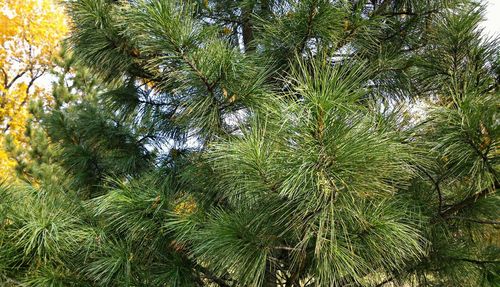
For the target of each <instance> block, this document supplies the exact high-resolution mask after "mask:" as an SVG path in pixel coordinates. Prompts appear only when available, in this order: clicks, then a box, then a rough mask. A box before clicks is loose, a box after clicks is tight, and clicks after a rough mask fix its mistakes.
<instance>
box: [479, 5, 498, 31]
mask: <svg viewBox="0 0 500 287" xmlns="http://www.w3.org/2000/svg"><path fill="white" fill-rule="evenodd" d="M485 2H486V3H487V5H488V6H487V8H486V15H485V16H486V21H485V22H484V23H483V26H484V30H485V32H486V34H488V35H489V36H493V35H495V34H496V35H500V0H485Z"/></svg>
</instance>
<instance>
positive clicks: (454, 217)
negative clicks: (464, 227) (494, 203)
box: [448, 216, 500, 225]
mask: <svg viewBox="0 0 500 287" xmlns="http://www.w3.org/2000/svg"><path fill="white" fill-rule="evenodd" d="M448 218H450V219H458V220H465V221H470V222H475V223H479V224H491V225H500V221H495V220H485V219H473V218H467V217H461V216H448Z"/></svg>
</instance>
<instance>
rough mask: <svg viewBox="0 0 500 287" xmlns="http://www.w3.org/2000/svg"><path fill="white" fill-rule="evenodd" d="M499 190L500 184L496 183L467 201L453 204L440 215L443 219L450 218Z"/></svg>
mask: <svg viewBox="0 0 500 287" xmlns="http://www.w3.org/2000/svg"><path fill="white" fill-rule="evenodd" d="M497 188H500V183H499V182H495V184H494V186H492V187H490V188H485V189H483V190H482V191H480V192H478V193H475V194H473V195H471V196H469V197H467V198H466V199H464V200H462V201H460V202H458V203H455V204H453V205H452V206H450V207H449V208H448V209H446V210H444V211H443V212H441V213H440V214H439V215H440V217H441V218H443V219H446V218H449V217H450V216H452V215H453V214H454V213H456V212H458V211H460V210H462V209H464V208H466V207H468V206H470V205H471V204H473V203H474V202H476V201H478V200H479V199H482V198H484V197H486V196H487V195H489V194H491V193H494V192H495V191H496V190H497Z"/></svg>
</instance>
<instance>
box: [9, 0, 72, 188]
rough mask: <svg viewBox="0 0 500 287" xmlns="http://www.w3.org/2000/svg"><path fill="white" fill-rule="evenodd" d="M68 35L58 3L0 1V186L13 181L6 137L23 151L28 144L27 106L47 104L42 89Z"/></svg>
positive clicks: (44, 1) (11, 160)
mask: <svg viewBox="0 0 500 287" xmlns="http://www.w3.org/2000/svg"><path fill="white" fill-rule="evenodd" d="M67 31H68V24H67V19H66V17H65V13H64V10H63V8H62V7H61V6H60V5H58V4H57V3H56V0H21V1H19V0H0V182H2V181H5V180H7V181H11V180H12V179H13V178H15V173H14V167H15V161H14V160H13V159H12V158H11V157H9V153H8V152H7V151H6V149H7V139H8V142H9V145H10V146H11V147H12V146H14V147H16V148H20V149H22V148H23V147H25V146H26V145H27V144H28V142H27V137H26V136H25V132H26V123H27V120H28V119H29V117H30V113H29V110H28V104H29V103H30V101H32V100H34V99H41V100H43V101H50V94H49V93H48V92H47V91H46V89H44V88H43V87H42V86H41V85H40V81H41V79H43V78H44V76H45V75H47V74H48V72H49V71H50V69H51V68H52V67H53V64H52V57H53V56H54V53H56V52H57V48H58V45H59V42H60V41H61V40H62V39H63V38H64V37H65V35H66V33H67Z"/></svg>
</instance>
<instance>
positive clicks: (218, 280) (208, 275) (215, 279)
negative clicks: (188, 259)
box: [194, 263, 231, 287]
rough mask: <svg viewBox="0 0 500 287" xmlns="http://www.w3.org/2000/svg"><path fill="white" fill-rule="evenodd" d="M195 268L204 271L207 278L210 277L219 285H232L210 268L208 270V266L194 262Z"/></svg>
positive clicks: (225, 286)
mask: <svg viewBox="0 0 500 287" xmlns="http://www.w3.org/2000/svg"><path fill="white" fill-rule="evenodd" d="M194 268H195V269H196V270H198V271H199V272H201V273H203V275H205V277H206V278H207V279H209V280H210V281H212V282H214V283H216V284H218V285H219V286H222V287H231V285H229V284H228V283H227V282H226V281H225V280H223V279H221V278H219V277H217V276H216V275H215V274H213V273H212V272H211V271H210V270H208V269H207V268H205V267H203V266H201V265H200V264H198V263H195V264H194Z"/></svg>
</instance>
